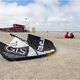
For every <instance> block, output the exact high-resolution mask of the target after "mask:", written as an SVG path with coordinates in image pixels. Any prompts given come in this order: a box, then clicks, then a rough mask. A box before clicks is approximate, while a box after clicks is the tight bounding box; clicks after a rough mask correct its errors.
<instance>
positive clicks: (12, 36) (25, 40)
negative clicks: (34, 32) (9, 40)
mask: <svg viewBox="0 0 80 80" xmlns="http://www.w3.org/2000/svg"><path fill="white" fill-rule="evenodd" d="M10 35H11V36H12V37H17V38H18V39H20V40H22V41H25V42H27V41H26V40H24V39H22V38H20V37H18V36H16V35H14V34H11V33H10Z"/></svg>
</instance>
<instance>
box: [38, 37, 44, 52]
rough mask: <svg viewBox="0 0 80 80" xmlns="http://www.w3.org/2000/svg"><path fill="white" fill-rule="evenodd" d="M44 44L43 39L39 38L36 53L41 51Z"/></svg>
mask: <svg viewBox="0 0 80 80" xmlns="http://www.w3.org/2000/svg"><path fill="white" fill-rule="evenodd" d="M44 42H45V39H43V38H40V42H39V46H38V49H37V50H38V51H43V48H44Z"/></svg>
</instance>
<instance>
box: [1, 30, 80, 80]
mask: <svg viewBox="0 0 80 80" xmlns="http://www.w3.org/2000/svg"><path fill="white" fill-rule="evenodd" d="M14 34H16V35H18V36H19V37H22V38H24V39H27V34H28V33H14ZM35 34H36V35H38V36H42V37H44V38H48V39H49V40H51V41H53V42H54V44H55V46H56V48H57V52H56V53H55V54H53V55H51V56H49V57H44V58H39V59H34V60H25V61H14V62H10V61H7V60H5V59H4V58H3V57H2V56H0V80H80V33H75V35H76V39H63V38H62V37H63V34H64V33H63V32H48V33H43V32H41V33H35ZM59 36H61V37H59ZM11 39H12V37H10V35H9V33H4V32H0V41H2V42H5V43H9V42H10V41H11Z"/></svg>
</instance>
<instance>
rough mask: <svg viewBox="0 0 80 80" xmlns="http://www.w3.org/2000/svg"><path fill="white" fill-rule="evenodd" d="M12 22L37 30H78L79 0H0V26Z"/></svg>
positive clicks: (6, 25) (8, 24) (79, 27)
mask: <svg viewBox="0 0 80 80" xmlns="http://www.w3.org/2000/svg"><path fill="white" fill-rule="evenodd" d="M14 23H17V24H24V25H26V28H29V29H30V30H31V28H32V27H35V28H36V30H37V31H80V26H79V25H80V1H79V0H0V27H12V24H14Z"/></svg>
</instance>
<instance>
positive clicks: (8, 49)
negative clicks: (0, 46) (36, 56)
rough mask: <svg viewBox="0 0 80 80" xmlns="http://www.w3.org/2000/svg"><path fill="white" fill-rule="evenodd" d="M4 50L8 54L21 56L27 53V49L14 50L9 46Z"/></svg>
mask: <svg viewBox="0 0 80 80" xmlns="http://www.w3.org/2000/svg"><path fill="white" fill-rule="evenodd" d="M5 50H6V51H8V52H11V53H12V52H13V53H15V54H21V55H24V54H26V52H28V50H27V47H22V48H14V47H11V46H6V47H5Z"/></svg>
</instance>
